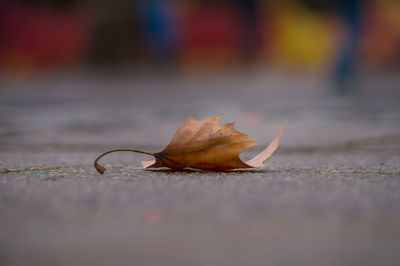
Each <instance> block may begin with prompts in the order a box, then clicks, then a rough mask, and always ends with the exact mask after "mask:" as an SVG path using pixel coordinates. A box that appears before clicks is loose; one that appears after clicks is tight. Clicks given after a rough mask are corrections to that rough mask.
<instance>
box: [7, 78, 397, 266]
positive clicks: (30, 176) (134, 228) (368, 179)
mask: <svg viewBox="0 0 400 266" xmlns="http://www.w3.org/2000/svg"><path fill="white" fill-rule="evenodd" d="M399 84H400V82H399V78H398V75H397V76H396V75H389V76H371V75H369V76H368V77H364V78H362V79H360V84H359V85H358V87H357V88H358V90H357V91H356V92H354V93H353V94H351V95H348V96H346V97H344V96H335V95H334V94H333V93H331V92H330V91H329V84H328V83H326V82H325V81H324V79H323V78H318V77H308V76H307V77H296V76H289V77H288V76H286V75H277V74H274V75H273V74H269V75H266V74H265V73H262V72H261V73H259V72H257V73H241V74H238V73H233V74H232V73H229V74H226V73H225V74H223V75H222V74H221V75H213V76H211V75H192V76H187V75H186V76H180V75H178V74H173V75H157V76H155V75H154V74H151V73H145V74H143V73H141V74H138V73H136V74H130V73H125V74H123V75H122V74H119V75H117V76H114V77H110V76H109V75H107V74H102V75H99V74H88V73H85V74H79V75H78V74H68V75H67V74H63V73H59V74H54V73H53V74H52V75H43V76H40V75H39V76H36V77H34V78H32V77H28V78H27V77H25V79H22V77H19V78H18V79H16V78H15V77H14V78H13V79H10V78H7V77H5V78H3V80H2V86H1V90H0V214H1V216H0V265H143V266H150V265H152V266H153V265H194V266H197V265H233V266H234V265H307V266H309V265H318V266H320V265H332V266H334V265H335V266H336V265H398V262H399V261H400V230H399V225H400V134H399V132H400V131H399V129H400V107H399V105H398V99H399V96H400V91H399V90H398V88H399ZM192 113H194V114H195V116H196V118H202V117H205V116H208V115H213V114H217V113H225V115H224V117H223V119H222V122H232V121H237V125H236V128H237V129H239V130H240V131H243V132H245V133H247V134H249V135H251V136H254V137H256V138H257V139H258V140H259V141H260V145H259V146H258V147H255V148H253V149H250V150H249V151H247V152H244V153H243V155H242V157H243V158H244V159H247V158H250V157H251V156H252V155H254V154H256V153H257V152H258V151H260V150H261V149H262V148H263V147H265V145H266V144H267V142H268V141H269V140H271V139H272V137H273V136H274V135H275V134H276V132H277V131H278V129H279V127H280V124H281V123H282V121H283V120H284V119H285V118H289V122H288V125H287V129H286V131H285V133H284V135H283V137H282V143H281V147H280V148H279V150H278V151H277V153H276V154H275V155H274V156H273V157H272V158H271V160H270V161H269V166H268V167H267V168H265V169H254V170H246V171H244V170H237V171H228V172H204V171H183V172H178V171H172V170H143V169H141V168H140V160H142V159H145V160H146V159H150V158H149V157H148V156H145V155H138V154H129V153H120V154H112V155H110V156H109V157H106V158H104V159H103V160H102V163H103V165H105V166H106V167H107V172H106V174H104V175H100V174H98V173H97V172H96V171H95V170H94V168H93V167H92V163H93V160H94V158H95V157H96V156H97V155H98V154H100V153H101V152H103V151H105V150H107V149H110V148H115V147H123V146H126V147H131V148H139V149H144V150H148V151H151V152H156V151H159V150H161V149H162V148H163V146H164V145H166V144H167V143H168V141H169V139H170V137H171V136H172V135H173V133H174V131H175V130H176V128H177V127H178V126H179V124H180V123H182V122H183V121H184V119H185V118H186V117H187V116H189V115H190V114H192Z"/></svg>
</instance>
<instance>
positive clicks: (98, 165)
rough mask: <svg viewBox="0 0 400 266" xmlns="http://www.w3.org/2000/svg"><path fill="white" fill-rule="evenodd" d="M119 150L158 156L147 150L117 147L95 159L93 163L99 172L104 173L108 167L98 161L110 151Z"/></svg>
mask: <svg viewBox="0 0 400 266" xmlns="http://www.w3.org/2000/svg"><path fill="white" fill-rule="evenodd" d="M119 151H129V152H137V153H142V154H147V155H151V156H154V157H156V156H155V154H154V153H151V152H147V151H140V150H134V149H115V150H110V151H106V152H104V153H103V154H101V155H100V156H99V157H97V158H96V160H94V163H93V164H94V168H96V170H97V172H99V173H100V174H104V172H105V171H106V168H105V167H104V166H102V165H101V164H99V163H98V161H99V160H100V159H101V158H102V157H103V156H105V155H107V154H109V153H113V152H119Z"/></svg>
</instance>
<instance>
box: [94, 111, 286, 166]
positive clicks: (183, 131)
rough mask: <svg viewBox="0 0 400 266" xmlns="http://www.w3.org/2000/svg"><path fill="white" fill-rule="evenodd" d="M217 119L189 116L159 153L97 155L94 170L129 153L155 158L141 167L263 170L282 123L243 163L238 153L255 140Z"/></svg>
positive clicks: (276, 142)
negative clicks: (105, 159) (105, 158)
mask: <svg viewBox="0 0 400 266" xmlns="http://www.w3.org/2000/svg"><path fill="white" fill-rule="evenodd" d="M221 116H222V115H216V116H210V117H207V118H204V119H201V120H195V119H194V118H193V116H190V117H189V118H188V119H186V121H185V122H184V123H183V124H182V125H181V126H180V128H179V129H178V130H177V131H176V133H175V135H174V136H173V137H172V140H171V142H170V143H169V144H168V146H167V147H166V148H165V149H164V150H162V151H161V152H157V153H150V152H144V151H139V150H132V149H117V150H111V151H108V152H105V153H103V154H102V155H100V156H99V157H98V158H97V159H96V160H95V162H94V166H95V168H96V169H97V171H99V172H100V173H104V172H105V168H104V167H103V166H101V165H100V164H98V160H99V159H100V158H101V157H103V156H104V155H106V154H108V153H111V152H117V151H132V152H138V153H144V154H148V155H152V156H154V157H155V158H156V160H155V161H143V162H142V166H143V168H159V167H168V168H172V169H176V170H181V169H184V168H196V169H201V170H216V171H217V170H231V169H237V168H254V167H263V166H264V162H265V161H266V160H267V159H268V158H269V157H271V155H272V154H273V153H274V151H275V150H276V149H277V148H278V146H279V141H280V138H281V136H282V133H283V130H284V127H285V124H286V121H285V122H284V124H283V125H282V127H281V129H280V131H279V133H278V135H277V136H276V137H275V138H274V139H273V140H272V142H271V143H270V144H269V145H268V147H267V148H266V149H265V150H263V151H262V152H261V153H260V154H258V155H257V156H255V157H254V158H253V159H251V160H249V161H247V162H246V163H245V162H243V161H242V160H241V159H240V158H239V154H240V153H241V152H242V151H244V150H246V149H248V148H250V147H253V146H255V145H256V144H257V143H258V142H257V140H256V139H255V138H253V137H250V136H248V135H246V134H244V133H241V132H238V131H236V130H235V129H234V128H233V126H234V123H229V124H219V123H218V120H219V118H220V117H221Z"/></svg>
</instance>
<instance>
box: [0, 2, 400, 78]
mask: <svg viewBox="0 0 400 266" xmlns="http://www.w3.org/2000/svg"><path fill="white" fill-rule="evenodd" d="M399 13H400V3H399V1H396V0H379V1H378V0H368V1H361V0H350V1H345V0H297V1H296V0H284V1H268V0H265V1H260V0H259V1H257V0H248V1H245V0H232V1H226V0H217V1H209V0H189V1H182V0H149V1H139V0H119V1H113V2H110V1H105V0H100V1H91V0H3V1H2V3H1V6H0V25H1V26H0V67H1V69H2V70H20V69H24V70H30V71H35V70H38V69H43V68H58V67H75V66H82V65H83V66H99V65H101V66H106V67H111V66H120V65H124V64H125V65H126V64H130V65H136V66H143V65H159V64H161V65H165V64H168V65H172V66H174V67H176V68H178V69H180V70H185V69H186V68H188V67H191V66H193V65H194V66H201V67H210V66H212V67H215V66H218V67H222V68H224V67H232V65H235V66H236V65H243V64H259V65H262V66H268V67H273V68H284V69H291V70H293V71H305V70H307V71H317V72H320V71H324V70H332V71H333V72H335V74H334V75H335V78H336V79H337V81H339V80H340V79H345V78H347V77H346V76H347V75H351V74H350V73H351V72H353V71H354V68H355V66H360V67H363V68H369V69H379V70H382V69H385V70H386V69H397V68H398V67H399V64H400V49H399V46H400V16H399Z"/></svg>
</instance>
